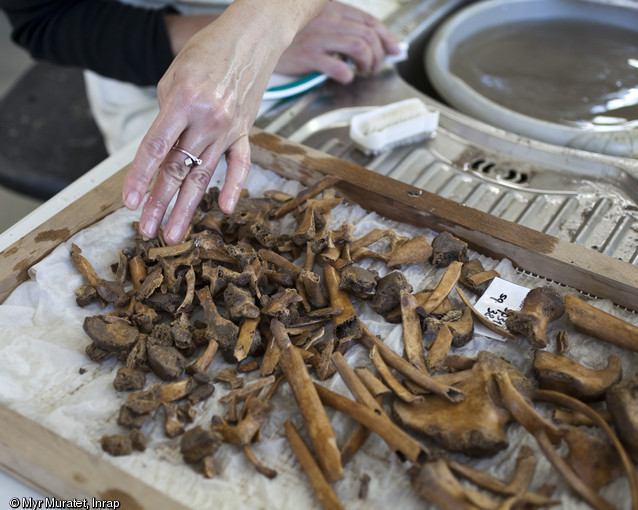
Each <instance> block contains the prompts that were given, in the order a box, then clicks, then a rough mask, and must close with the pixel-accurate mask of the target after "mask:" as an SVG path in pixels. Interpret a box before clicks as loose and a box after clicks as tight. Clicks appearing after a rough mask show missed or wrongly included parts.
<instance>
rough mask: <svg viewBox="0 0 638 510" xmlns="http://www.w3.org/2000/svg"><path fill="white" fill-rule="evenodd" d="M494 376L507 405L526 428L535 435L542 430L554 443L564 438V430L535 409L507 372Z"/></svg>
mask: <svg viewBox="0 0 638 510" xmlns="http://www.w3.org/2000/svg"><path fill="white" fill-rule="evenodd" d="M494 377H495V379H496V382H497V383H498V389H499V391H500V393H501V397H502V398H503V403H504V404H505V407H506V408H507V410H508V411H509V412H510V413H511V414H512V416H513V417H514V419H515V420H516V421H517V422H518V423H520V424H521V425H522V426H523V428H525V430H527V431H528V432H529V433H530V434H532V435H533V436H536V434H537V432H538V431H542V432H543V433H544V434H545V435H546V437H548V438H549V439H550V440H551V441H552V443H554V444H558V443H559V442H560V441H561V440H562V436H563V433H562V431H561V430H560V429H559V428H558V427H556V426H555V425H554V424H553V423H551V422H549V421H547V420H546V419H545V418H543V417H542V416H541V415H540V414H539V413H538V412H537V411H536V410H535V409H534V406H533V405H532V404H531V403H530V402H529V401H528V400H527V399H526V398H525V396H524V395H523V394H522V393H521V392H520V391H519V390H518V389H517V388H516V387H515V386H514V384H513V382H512V379H511V378H510V376H509V375H508V374H507V373H499V374H494Z"/></svg>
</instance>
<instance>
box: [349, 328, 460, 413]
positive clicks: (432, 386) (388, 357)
mask: <svg viewBox="0 0 638 510" xmlns="http://www.w3.org/2000/svg"><path fill="white" fill-rule="evenodd" d="M362 327H363V334H362V335H361V338H360V339H359V340H360V342H361V343H362V344H363V345H364V346H365V347H367V348H368V350H371V349H372V348H373V347H376V348H377V349H378V351H379V354H380V355H381V357H382V358H383V360H384V361H385V362H386V363H387V364H388V365H389V366H391V367H392V368H394V369H395V370H396V371H397V372H399V373H400V374H402V375H403V376H404V377H407V378H408V379H410V380H411V381H412V382H414V383H416V384H418V385H419V386H421V387H422V388H424V389H426V390H428V391H431V392H432V393H436V394H438V395H441V396H443V397H444V398H446V399H447V400H449V401H450V402H460V401H462V400H463V399H464V398H465V392H463V391H461V390H459V389H457V388H453V387H451V386H448V385H446V384H441V383H439V382H438V381H437V380H436V379H434V378H433V377H430V376H429V375H428V374H427V372H424V371H421V370H419V369H418V368H416V367H415V366H413V365H412V364H411V363H409V362H408V361H407V360H405V359H404V358H402V357H401V356H399V355H398V354H397V353H395V352H394V351H393V350H392V349H390V348H389V347H388V346H387V345H385V344H384V343H383V342H382V341H381V340H379V339H378V338H377V337H376V336H374V335H373V334H372V333H371V332H370V330H369V329H368V328H367V326H366V325H365V324H362Z"/></svg>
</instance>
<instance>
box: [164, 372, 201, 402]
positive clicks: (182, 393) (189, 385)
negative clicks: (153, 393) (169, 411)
mask: <svg viewBox="0 0 638 510" xmlns="http://www.w3.org/2000/svg"><path fill="white" fill-rule="evenodd" d="M196 386H197V383H196V382H195V381H194V380H193V378H192V377H188V378H186V379H182V380H181V381H176V382H173V383H169V384H163V385H162V386H161V387H160V391H161V399H162V402H174V401H175V400H179V399H182V398H184V397H187V396H188V395H189V394H190V393H191V392H192V391H193V390H194V389H195V387H196Z"/></svg>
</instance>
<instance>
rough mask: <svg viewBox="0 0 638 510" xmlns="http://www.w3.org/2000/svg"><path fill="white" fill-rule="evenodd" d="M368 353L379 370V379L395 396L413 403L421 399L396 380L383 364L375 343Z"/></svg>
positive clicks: (421, 398)
mask: <svg viewBox="0 0 638 510" xmlns="http://www.w3.org/2000/svg"><path fill="white" fill-rule="evenodd" d="M369 355H370V360H371V361H372V364H373V365H374V368H376V369H377V372H379V375H380V376H381V379H383V382H384V383H385V384H386V385H387V386H388V388H390V389H391V390H392V392H393V393H394V394H395V395H396V396H397V397H399V398H400V399H401V400H403V401H404V402H407V403H409V404H411V403H415V402H421V401H422V400H423V397H421V396H419V395H415V394H413V393H410V392H409V391H408V390H407V389H406V388H405V387H404V386H403V385H402V384H401V383H400V382H399V381H398V380H397V378H396V377H394V375H393V374H392V372H391V371H390V369H389V368H388V365H386V364H385V361H383V358H382V357H381V356H380V355H379V351H378V350H377V347H376V345H375V346H373V347H372V349H370V353H369ZM417 370H418V369H417Z"/></svg>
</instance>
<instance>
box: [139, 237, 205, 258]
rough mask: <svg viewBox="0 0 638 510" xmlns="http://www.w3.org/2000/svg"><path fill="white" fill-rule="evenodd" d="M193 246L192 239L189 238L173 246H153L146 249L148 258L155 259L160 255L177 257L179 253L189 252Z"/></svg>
mask: <svg viewBox="0 0 638 510" xmlns="http://www.w3.org/2000/svg"><path fill="white" fill-rule="evenodd" d="M193 246H194V242H193V240H192V239H189V240H188V241H184V242H183V243H180V244H176V245H173V246H161V247H154V248H151V249H150V250H148V258H149V259H150V260H156V259H158V258H160V257H162V258H167V257H179V256H180V255H184V254H186V253H190V252H191V251H192V249H193Z"/></svg>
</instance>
